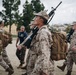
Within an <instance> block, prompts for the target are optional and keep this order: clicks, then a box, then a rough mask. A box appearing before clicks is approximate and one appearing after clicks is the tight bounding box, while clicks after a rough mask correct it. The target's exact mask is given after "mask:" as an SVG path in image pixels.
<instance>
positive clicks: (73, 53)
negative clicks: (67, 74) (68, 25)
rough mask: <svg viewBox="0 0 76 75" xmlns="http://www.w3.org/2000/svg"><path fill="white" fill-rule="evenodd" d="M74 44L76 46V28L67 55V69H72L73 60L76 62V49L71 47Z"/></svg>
mask: <svg viewBox="0 0 76 75" xmlns="http://www.w3.org/2000/svg"><path fill="white" fill-rule="evenodd" d="M73 46H76V30H75V31H74V33H73V35H72V36H71V43H70V48H69V52H68V55H67V70H68V71H72V68H73V62H75V64H76V50H72V49H71V48H72V47H73Z"/></svg>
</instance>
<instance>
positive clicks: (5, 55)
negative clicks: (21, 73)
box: [2, 49, 13, 70]
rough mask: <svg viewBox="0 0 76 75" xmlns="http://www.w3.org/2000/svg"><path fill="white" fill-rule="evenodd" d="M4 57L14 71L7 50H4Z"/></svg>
mask: <svg viewBox="0 0 76 75" xmlns="http://www.w3.org/2000/svg"><path fill="white" fill-rule="evenodd" d="M2 57H3V60H4V61H5V62H6V64H7V65H8V66H9V67H10V68H11V69H12V70H13V67H12V65H11V62H10V60H9V58H8V55H7V52H6V50H5V49H3V50H2Z"/></svg>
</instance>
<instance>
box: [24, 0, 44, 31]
mask: <svg viewBox="0 0 76 75" xmlns="http://www.w3.org/2000/svg"><path fill="white" fill-rule="evenodd" d="M23 8H24V9H23V24H24V26H25V27H26V31H27V32H29V31H30V28H29V23H30V21H31V20H32V19H33V18H34V15H33V13H34V12H40V11H41V10H44V5H43V4H41V2H40V0H32V1H31V3H29V2H28V0H26V2H25V4H24V5H23Z"/></svg>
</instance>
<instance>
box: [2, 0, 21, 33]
mask: <svg viewBox="0 0 76 75" xmlns="http://www.w3.org/2000/svg"><path fill="white" fill-rule="evenodd" d="M2 2H3V7H4V8H5V9H4V10H3V11H2V13H3V16H2V18H3V19H4V20H5V25H10V28H9V32H11V25H12V24H13V23H14V21H15V15H16V14H17V12H18V6H19V5H20V0H2Z"/></svg>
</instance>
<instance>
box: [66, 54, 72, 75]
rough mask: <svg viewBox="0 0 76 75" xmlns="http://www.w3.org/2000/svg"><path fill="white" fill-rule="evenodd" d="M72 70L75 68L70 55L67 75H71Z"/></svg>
mask: <svg viewBox="0 0 76 75" xmlns="http://www.w3.org/2000/svg"><path fill="white" fill-rule="evenodd" d="M72 68H73V59H72V54H68V56H67V74H66V75H71V72H72Z"/></svg>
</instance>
